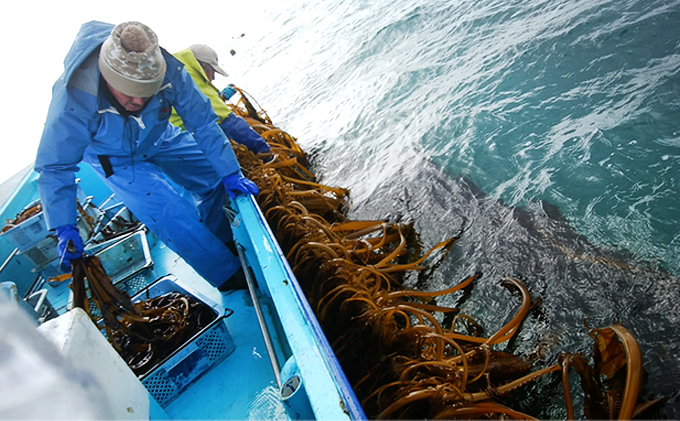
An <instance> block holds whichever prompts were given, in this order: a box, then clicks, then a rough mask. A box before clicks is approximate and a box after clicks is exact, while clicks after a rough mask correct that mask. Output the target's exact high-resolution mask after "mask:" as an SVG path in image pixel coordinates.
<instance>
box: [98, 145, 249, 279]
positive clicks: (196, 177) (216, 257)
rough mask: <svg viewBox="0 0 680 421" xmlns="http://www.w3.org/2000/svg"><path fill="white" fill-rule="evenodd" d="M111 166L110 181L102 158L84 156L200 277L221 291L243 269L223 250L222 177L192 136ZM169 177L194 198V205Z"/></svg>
mask: <svg viewBox="0 0 680 421" xmlns="http://www.w3.org/2000/svg"><path fill="white" fill-rule="evenodd" d="M109 160H110V162H111V167H112V170H113V174H112V175H111V176H109V177H108V178H107V177H106V176H105V174H104V170H103V168H102V166H101V164H100V162H99V160H98V158H97V157H96V156H94V155H90V154H85V161H86V162H88V163H89V164H90V165H91V166H92V168H93V169H94V170H95V172H97V174H98V175H99V176H100V177H101V178H102V180H104V182H105V183H106V185H107V186H108V187H109V188H110V189H111V190H112V191H113V192H114V193H115V194H116V197H117V198H118V199H119V200H121V201H122V202H124V203H125V205H126V206H127V207H128V208H129V209H130V210H131V211H132V213H133V214H134V215H135V216H136V217H137V218H138V219H139V220H140V221H142V222H143V223H144V224H145V225H147V226H148V227H149V229H150V230H151V231H152V232H153V233H154V234H155V235H156V236H157V237H158V238H159V239H160V240H161V241H163V242H165V243H166V244H167V246H168V247H170V249H171V250H173V251H174V252H176V253H177V254H179V255H180V256H182V257H183V258H184V259H185V260H186V261H187V263H189V264H190V265H191V266H192V267H193V268H194V269H195V270H196V272H198V274H199V275H201V276H202V277H204V278H205V279H206V280H207V281H208V282H210V283H211V284H212V285H213V286H216V287H217V286H220V285H222V283H224V282H225V281H226V280H228V279H229V278H230V277H231V275H233V274H234V273H235V272H236V271H237V270H238V269H239V267H240V263H239V260H238V258H237V257H236V256H235V255H234V254H233V253H232V252H231V251H230V250H229V248H227V246H226V245H225V243H226V242H229V241H232V233H231V228H230V226H229V221H228V220H227V218H226V216H225V214H224V212H223V206H224V204H225V200H226V191H225V190H224V187H223V186H222V183H221V177H220V176H219V175H218V174H217V172H216V171H215V170H214V168H213V166H212V165H211V164H210V162H209V161H208V160H207V159H206V158H205V155H204V154H203V153H202V152H201V150H200V149H199V147H198V145H197V144H196V142H195V141H194V140H193V137H192V136H191V134H190V133H188V132H181V133H179V134H178V135H177V136H176V137H175V138H174V139H173V141H172V142H164V143H163V144H162V145H161V147H160V149H159V150H158V152H157V153H156V154H154V155H153V156H151V157H150V158H148V159H147V160H143V161H139V160H135V161H131V160H130V158H129V157H114V156H112V157H109ZM166 176H167V177H168V178H169V179H171V180H172V181H173V182H175V183H176V184H177V185H179V186H181V187H183V188H184V189H186V191H188V192H189V193H191V194H192V196H193V198H194V204H192V203H190V202H189V201H188V200H187V199H186V198H184V197H183V196H182V193H183V192H181V191H178V190H177V189H176V187H175V186H173V185H172V183H170V182H168V180H167V179H166Z"/></svg>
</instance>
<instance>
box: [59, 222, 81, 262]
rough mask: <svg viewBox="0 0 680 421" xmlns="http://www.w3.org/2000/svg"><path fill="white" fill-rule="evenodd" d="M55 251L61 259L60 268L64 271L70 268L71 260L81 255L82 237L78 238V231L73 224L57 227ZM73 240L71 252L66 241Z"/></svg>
mask: <svg viewBox="0 0 680 421" xmlns="http://www.w3.org/2000/svg"><path fill="white" fill-rule="evenodd" d="M57 240H58V241H57V253H58V254H59V259H60V261H61V269H62V270H63V271H64V272H69V271H70V270H71V260H73V259H79V258H81V257H83V248H84V247H83V239H82V238H80V232H79V231H78V227H76V226H75V225H73V224H71V225H62V226H61V227H59V228H57ZM69 240H70V241H72V242H73V247H74V248H75V252H74V253H71V252H70V251H69V250H68V242H69Z"/></svg>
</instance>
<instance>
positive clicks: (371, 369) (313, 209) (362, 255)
mask: <svg viewBox="0 0 680 421" xmlns="http://www.w3.org/2000/svg"><path fill="white" fill-rule="evenodd" d="M237 92H238V93H239V95H236V96H234V97H232V99H236V100H235V101H234V102H233V103H228V105H229V106H230V107H231V108H232V110H233V112H235V113H236V114H238V115H239V116H241V117H243V118H244V119H245V120H246V121H247V122H248V123H249V124H250V125H251V127H253V129H255V130H256V131H257V132H258V133H260V134H261V135H262V137H263V138H264V139H265V140H266V141H267V142H268V143H269V145H270V146H271V149H272V153H273V155H274V157H273V159H271V156H264V155H263V156H260V157H258V156H255V155H254V154H252V153H251V152H249V151H248V150H247V149H246V148H245V147H243V146H241V145H238V144H235V143H233V144H232V146H233V147H234V150H235V151H236V153H237V156H238V158H239V162H240V163H241V166H242V167H243V169H244V172H245V173H246V174H247V176H248V177H249V178H250V179H251V180H253V181H254V182H255V183H256V184H257V185H258V187H259V188H260V194H259V196H258V203H259V205H260V207H261V209H262V211H263V213H264V215H265V217H266V219H267V221H268V222H269V224H270V226H271V227H272V230H273V232H274V233H275V235H276V237H277V239H278V241H279V243H280V245H281V248H282V249H283V251H284V253H285V254H286V257H287V259H288V261H289V264H290V266H291V268H293V271H294V273H295V275H296V277H297V279H298V281H299V283H300V285H301V287H302V289H303V291H304V292H305V294H306V297H307V299H308V301H309V303H310V305H311V306H312V308H313V309H314V310H315V312H316V316H317V318H318V320H319V322H320V324H321V326H322V327H323V329H324V332H325V334H326V336H327V338H328V340H329V342H330V343H331V345H332V347H333V350H334V352H335V353H336V356H337V358H338V360H339V361H340V363H341V365H342V366H343V369H344V371H345V373H346V375H347V377H348V379H349V381H350V383H351V384H352V387H353V388H354V390H355V392H356V394H357V396H358V398H359V399H360V400H361V403H362V406H363V408H364V410H365V412H366V414H367V416H368V417H369V418H372V419H425V418H432V419H472V418H487V419H534V418H533V416H532V415H530V414H525V413H522V412H520V411H518V410H516V409H513V408H509V407H507V406H504V405H503V404H502V403H501V402H500V400H501V398H503V397H505V396H507V395H509V394H512V393H513V392H514V391H516V390H518V389H519V388H522V387H524V386H525V385H527V384H528V383H530V382H533V381H535V380H536V379H538V378H540V377H543V376H547V375H555V374H551V373H559V372H561V373H562V379H563V386H564V396H565V407H566V411H567V416H568V417H569V418H573V414H574V410H573V407H572V403H571V391H570V389H571V386H570V384H569V380H568V372H569V370H571V369H572V368H573V369H575V370H576V372H577V373H578V374H579V375H580V377H581V379H582V388H583V395H584V413H585V415H586V416H587V417H588V418H601V417H602V418H604V417H605V416H606V417H607V418H630V417H634V416H636V415H638V414H639V413H641V412H642V411H643V410H645V409H646V408H648V407H649V406H650V405H652V404H654V403H655V402H646V403H645V402H642V401H641V399H640V396H639V390H640V384H641V381H642V379H641V376H640V375H639V374H640V372H641V369H642V361H641V358H640V353H639V347H638V346H637V342H636V341H635V339H634V338H633V337H632V335H630V333H629V332H628V331H627V330H626V329H625V328H623V327H622V326H620V325H612V326H609V327H607V328H604V329H590V333H589V334H590V335H591V336H592V337H593V339H594V340H595V350H594V352H593V355H592V359H593V363H594V364H593V366H590V365H589V364H588V360H587V359H586V358H585V357H583V356H581V355H580V354H575V355H572V354H566V353H565V354H564V356H563V359H561V361H559V362H556V363H555V364H553V365H550V366H548V367H544V368H540V367H535V366H534V365H533V364H532V363H531V362H530V361H526V360H525V359H523V358H521V357H520V356H517V355H513V354H510V353H507V352H501V351H499V350H496V349H494V347H497V346H498V345H499V344H503V343H506V342H507V341H509V340H510V339H511V338H513V337H515V335H516V334H517V332H518V331H519V329H520V328H521V325H522V322H523V320H524V319H525V318H526V316H527V314H528V313H529V312H530V310H531V309H532V308H533V307H534V306H535V305H539V303H540V300H536V299H533V298H532V297H531V294H530V292H529V289H528V288H527V286H526V285H525V284H524V282H522V281H520V280H517V279H513V278H508V279H505V280H503V282H502V285H504V286H505V287H506V288H508V289H511V290H514V291H518V292H519V293H520V296H521V301H520V302H518V303H517V304H514V306H516V310H515V315H514V317H513V318H512V319H511V320H510V321H509V322H507V323H506V324H505V325H503V326H502V327H501V328H500V329H498V330H497V331H495V332H489V333H486V332H485V329H484V328H483V325H484V323H483V322H482V321H480V320H478V319H477V318H476V317H474V315H468V314H463V313H461V312H460V311H459V309H457V308H450V307H444V306H440V305H437V304H436V298H437V297H440V296H442V295H446V294H453V293H456V292H458V291H461V290H462V289H464V288H472V287H473V286H474V284H475V280H476V279H478V278H479V277H480V276H481V274H470V275H467V276H463V277H461V280H460V282H459V283H458V284H456V285H454V286H453V287H450V288H447V289H445V290H443V291H434V292H428V291H414V290H411V289H408V288H405V287H404V286H403V285H404V277H405V275H406V273H407V272H409V271H419V270H423V269H425V268H427V267H428V262H429V263H432V262H431V260H432V259H435V258H439V259H441V258H443V256H445V254H446V252H447V251H448V250H449V249H450V248H451V247H453V246H454V243H455V240H456V238H455V237H454V238H451V239H448V240H446V241H443V242H441V243H439V244H436V245H434V246H433V247H432V248H431V249H430V250H429V251H428V252H427V253H424V254H422V253H421V252H420V249H419V246H418V234H417V233H416V232H415V231H414V229H413V225H412V224H410V223H398V222H391V221H382V220H376V221H352V220H350V219H349V218H347V216H346V214H347V213H346V212H347V202H348V198H349V191H347V190H346V189H341V188H337V187H329V186H324V185H321V184H319V183H318V182H317V180H316V178H315V176H314V175H313V174H312V172H311V171H310V170H309V168H308V167H309V159H308V158H307V156H306V154H305V153H304V151H302V149H301V148H300V147H299V146H298V145H297V142H296V141H297V139H296V138H294V137H292V136H290V135H289V134H287V133H285V132H284V131H282V130H280V129H279V128H277V127H275V126H274V125H273V124H272V123H271V119H270V118H269V117H268V116H267V115H266V113H265V112H264V111H263V110H262V109H261V108H260V107H259V106H256V105H254V104H253V102H254V101H253V100H252V99H250V98H249V97H248V95H247V94H246V93H245V92H243V91H242V90H240V89H237ZM261 158H265V159H261ZM508 305H513V304H512V303H511V302H509V303H508ZM447 319H448V320H449V322H447V324H446V326H444V325H443V324H442V323H443V322H440V320H442V321H443V320H447ZM451 320H452V321H451ZM603 350H604V351H603ZM616 376H619V377H621V378H623V381H621V382H612V381H611V380H610V378H613V377H616ZM534 416H535V415H534Z"/></svg>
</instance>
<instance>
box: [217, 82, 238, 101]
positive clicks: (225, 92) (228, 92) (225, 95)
mask: <svg viewBox="0 0 680 421" xmlns="http://www.w3.org/2000/svg"><path fill="white" fill-rule="evenodd" d="M235 93H236V89H234V85H229V86H227V87H226V88H224V89H222V91H221V92H220V98H222V99H223V100H225V101H228V100H229V98H231V97H232V96H234V94H235Z"/></svg>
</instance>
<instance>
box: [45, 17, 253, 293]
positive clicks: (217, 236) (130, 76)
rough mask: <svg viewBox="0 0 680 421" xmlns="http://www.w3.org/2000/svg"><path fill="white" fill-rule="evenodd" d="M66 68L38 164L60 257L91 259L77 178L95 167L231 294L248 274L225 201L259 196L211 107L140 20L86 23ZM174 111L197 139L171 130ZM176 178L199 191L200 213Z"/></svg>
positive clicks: (173, 244) (201, 270)
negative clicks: (81, 231)
mask: <svg viewBox="0 0 680 421" xmlns="http://www.w3.org/2000/svg"><path fill="white" fill-rule="evenodd" d="M64 65H65V71H64V73H63V74H62V76H61V77H60V78H59V79H58V80H57V82H56V83H55V85H54V87H53V96H52V102H51V104H50V108H49V111H48V115H47V120H46V122H45V128H44V131H43V134H42V138H41V141H40V146H39V148H38V153H37V157H36V161H35V170H36V171H37V172H38V173H40V177H39V179H38V189H39V192H40V198H41V202H42V206H43V211H44V215H45V220H46V223H47V227H48V229H52V230H56V233H57V237H58V245H57V249H58V252H59V255H60V257H62V258H63V259H64V262H65V263H67V264H68V263H69V261H70V260H72V259H76V258H79V257H80V256H81V255H82V252H83V242H82V239H81V238H80V236H79V235H78V229H77V228H76V219H77V209H76V184H75V172H76V171H77V170H78V164H79V163H80V162H81V161H85V162H87V163H88V164H90V165H91V166H92V168H93V169H94V170H95V172H97V174H98V175H99V176H100V177H101V178H102V179H103V180H104V182H105V183H106V184H107V185H108V186H109V187H110V188H111V190H112V191H113V192H114V193H115V194H116V196H117V197H118V199H120V200H121V201H122V202H124V203H125V205H126V206H127V207H128V208H129V209H130V210H131V211H132V213H134V215H135V216H136V217H137V218H138V219H139V220H140V221H142V222H143V223H144V224H145V225H146V226H148V227H149V229H150V230H151V231H152V232H153V233H154V234H155V235H156V236H158V237H159V239H161V240H162V241H163V242H165V243H166V244H167V245H168V247H170V248H171V249H172V250H174V251H175V252H176V253H177V254H179V255H180V256H181V257H182V258H184V259H185V260H186V261H187V262H188V263H189V264H190V265H191V266H192V267H193V268H194V269H195V270H196V271H197V272H198V273H199V274H200V275H201V276H203V277H204V278H205V279H206V280H208V281H209V282H210V283H211V284H212V285H214V286H216V287H220V289H223V288H224V286H225V285H228V284H229V282H227V281H228V280H229V279H230V278H231V277H232V275H233V274H235V273H236V272H237V271H238V269H239V268H240V265H239V261H238V259H237V257H236V256H235V255H234V253H233V252H232V251H231V250H230V248H229V247H228V246H227V244H230V242H232V233H231V229H230V227H229V222H228V220H227V219H226V217H225V215H224V212H223V210H222V206H223V205H224V203H225V200H226V198H225V193H227V194H229V196H230V197H232V198H234V197H235V195H236V194H237V193H245V194H251V193H252V194H257V193H258V190H257V186H256V185H255V184H254V183H253V182H252V181H250V180H248V179H247V178H245V177H243V175H242V173H241V170H240V166H239V164H238V161H237V159H236V156H235V154H234V151H233V150H232V148H231V144H230V143H229V142H228V141H227V138H226V136H225V134H224V132H223V131H222V129H220V127H219V126H218V125H217V116H216V115H215V113H214V111H213V109H212V106H211V103H210V101H209V100H208V99H207V98H206V96H205V95H204V94H203V93H201V91H200V90H199V89H198V88H197V86H196V84H195V83H194V82H193V81H192V79H191V77H190V76H189V74H188V73H187V72H186V70H185V69H184V67H183V65H182V64H181V63H180V62H179V61H178V60H177V59H175V58H174V57H173V56H172V55H171V54H169V53H168V52H167V51H165V50H164V49H162V48H160V47H159V45H158V39H157V37H156V34H155V33H154V32H153V31H152V30H151V29H150V28H149V27H147V26H146V25H144V24H142V23H139V22H125V23H122V24H120V25H117V26H115V27H114V26H113V25H110V24H106V23H102V22H96V21H93V22H89V23H86V24H84V25H83V26H82V27H81V29H80V32H79V33H78V35H77V37H76V39H75V41H74V43H73V45H72V47H71V50H70V51H69V52H68V54H67V56H66V59H65V60H64ZM173 107H174V108H175V110H177V112H178V113H179V115H180V116H181V117H182V120H183V122H184V125H185V127H186V129H187V131H183V130H181V129H179V128H177V127H175V126H173V125H172V124H169V123H168V119H169V117H170V114H171V110H172V108H173ZM234 140H236V141H238V139H234ZM166 177H167V178H166ZM168 179H170V180H172V181H174V182H175V183H176V184H177V185H179V186H181V187H183V188H184V189H186V190H187V191H188V192H190V193H191V194H192V195H193V198H194V202H195V206H194V205H192V204H191V203H190V202H189V201H187V200H186V199H184V198H182V196H181V194H180V193H179V192H177V191H176V189H175V188H174V187H173V185H172V184H171V183H170V182H168ZM69 240H71V241H72V242H73V243H74V245H75V246H76V251H75V253H72V252H70V251H69V250H68V248H67V247H66V245H67V244H68V241H69ZM232 281H233V280H232Z"/></svg>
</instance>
